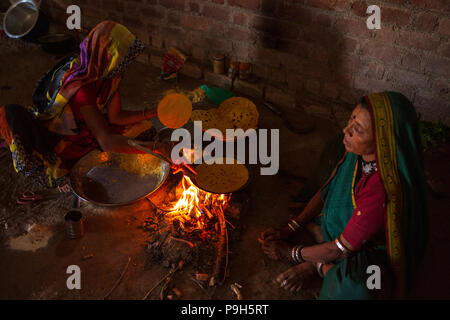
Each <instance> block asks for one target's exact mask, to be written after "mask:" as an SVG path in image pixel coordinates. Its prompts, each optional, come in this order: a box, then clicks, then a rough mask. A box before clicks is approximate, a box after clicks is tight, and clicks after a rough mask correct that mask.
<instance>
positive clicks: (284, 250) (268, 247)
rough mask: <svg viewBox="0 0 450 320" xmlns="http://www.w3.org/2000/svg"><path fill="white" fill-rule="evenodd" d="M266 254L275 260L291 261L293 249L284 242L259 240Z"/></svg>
mask: <svg viewBox="0 0 450 320" xmlns="http://www.w3.org/2000/svg"><path fill="white" fill-rule="evenodd" d="M258 242H259V243H260V244H261V247H262V249H263V251H264V253H265V254H266V255H267V257H269V258H270V259H273V260H289V259H290V257H291V249H292V248H291V247H290V246H289V245H288V244H287V243H286V242H284V241H264V240H262V239H258Z"/></svg>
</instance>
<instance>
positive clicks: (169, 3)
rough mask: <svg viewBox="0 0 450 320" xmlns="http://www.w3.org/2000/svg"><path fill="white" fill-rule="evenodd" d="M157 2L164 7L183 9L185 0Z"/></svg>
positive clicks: (160, 0) (161, 0)
mask: <svg viewBox="0 0 450 320" xmlns="http://www.w3.org/2000/svg"><path fill="white" fill-rule="evenodd" d="M159 4H160V5H162V6H163V7H166V8H174V9H178V10H184V4H185V0H159Z"/></svg>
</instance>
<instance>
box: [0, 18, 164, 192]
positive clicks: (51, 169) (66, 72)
mask: <svg viewBox="0 0 450 320" xmlns="http://www.w3.org/2000/svg"><path fill="white" fill-rule="evenodd" d="M80 49H81V51H80V54H79V55H76V56H74V57H70V58H68V59H65V60H64V61H62V62H60V63H59V64H58V65H57V66H55V67H54V68H53V69H52V70H50V71H49V72H48V73H47V74H46V75H44V77H43V78H42V79H41V80H40V81H39V83H38V86H37V88H36V90H35V94H34V97H33V106H32V107H29V108H24V107H21V106H18V105H6V106H3V107H0V133H1V136H2V137H3V139H4V140H5V141H6V143H7V144H8V145H9V148H10V150H11V152H12V158H13V163H14V168H15V169H16V171H17V172H21V173H23V174H25V175H26V176H27V177H29V178H31V179H33V180H34V181H35V182H36V183H37V184H38V185H40V186H42V187H46V188H55V187H57V186H60V185H62V184H64V183H66V182H67V181H66V176H67V174H68V172H69V170H70V169H71V167H72V166H73V165H74V164H75V162H76V161H77V160H78V159H80V158H81V157H82V156H84V155H85V154H87V153H88V152H89V151H91V150H93V149H95V148H98V147H100V148H101V149H103V150H104V151H111V152H122V153H138V152H139V151H137V150H136V149H134V148H132V147H130V146H129V145H128V143H127V142H128V138H135V137H136V136H137V135H138V134H139V133H142V132H143V131H146V132H147V133H148V132H150V130H148V129H149V128H150V127H151V124H150V122H149V121H147V120H148V119H150V118H152V117H156V112H155V110H141V111H125V110H122V108H121V100H120V93H119V83H120V81H121V79H122V77H123V73H124V71H125V69H126V68H127V67H128V66H129V65H130V63H131V62H133V61H134V60H135V59H136V57H137V56H138V55H139V54H140V53H141V52H142V51H143V50H144V45H143V43H142V42H141V41H140V40H139V39H137V38H136V37H135V36H134V35H133V34H132V33H131V32H130V31H129V30H128V29H127V28H125V27H124V26H122V25H120V24H118V23H115V22H111V21H105V22H102V23H100V24H98V25H97V26H96V27H95V28H94V29H93V30H92V31H91V32H90V33H89V35H88V36H87V37H86V39H85V40H84V41H83V42H82V43H81V44H80ZM138 138H143V136H142V135H141V136H140V137H138ZM147 138H148V137H147ZM150 145H153V144H149V146H150ZM158 147H160V148H164V146H162V145H158Z"/></svg>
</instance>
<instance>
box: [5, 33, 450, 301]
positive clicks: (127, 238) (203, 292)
mask: <svg viewBox="0 0 450 320" xmlns="http://www.w3.org/2000/svg"><path fill="white" fill-rule="evenodd" d="M59 58H60V57H55V56H51V55H48V54H46V53H44V52H42V51H41V50H40V48H38V47H35V46H33V45H23V44H21V45H20V46H17V44H11V42H10V41H9V40H8V41H4V39H2V42H1V43H0V90H1V91H0V103H1V104H7V103H17V104H22V105H27V104H30V102H31V96H32V92H33V88H34V86H35V84H36V82H37V80H38V79H39V78H40V76H41V75H42V74H43V73H44V72H46V71H47V70H48V69H49V68H50V67H52V66H53V65H54V64H55V63H56V62H57V61H58V59H59ZM158 74H159V70H158V69H157V68H152V67H148V66H145V65H143V64H140V63H137V62H136V63H135V64H133V65H132V67H131V68H130V70H129V71H127V74H126V76H125V79H124V80H123V82H122V85H121V96H122V104H123V106H124V108H126V109H130V110H133V109H134V110H138V109H142V108H143V107H156V105H157V103H158V101H159V99H160V98H161V93H162V92H163V91H165V90H168V89H173V88H174V87H175V86H178V87H179V88H180V89H183V90H192V89H194V88H196V87H198V86H199V85H201V84H203V82H201V81H197V80H192V79H190V78H187V77H182V78H180V81H179V83H178V84H177V85H174V84H169V83H165V82H162V81H160V80H158ZM255 102H256V104H257V106H258V109H259V112H260V115H261V120H260V127H262V128H280V141H281V146H280V159H281V173H283V174H281V173H280V174H278V175H276V176H259V175H257V176H256V178H255V179H254V181H253V182H252V183H251V184H250V185H249V186H248V189H247V192H249V194H250V199H251V201H250V206H249V209H248V210H247V211H246V212H245V214H242V216H241V228H240V230H239V231H238V233H237V234H235V235H234V238H235V241H233V243H232V246H231V248H230V255H229V259H230V260H229V266H228V270H229V276H228V278H227V280H226V282H225V283H224V285H223V286H220V287H217V288H215V289H211V288H208V287H207V288H201V287H200V286H198V284H196V283H195V282H193V281H192V277H193V276H194V274H195V270H193V268H192V267H191V266H189V265H187V266H185V267H184V268H183V270H182V271H179V272H177V273H176V274H175V275H174V276H173V281H172V286H175V287H176V288H178V289H179V291H180V292H181V297H180V299H235V298H236V296H235V295H234V293H233V292H232V291H231V290H230V285H231V284H233V283H235V282H237V283H239V284H241V285H242V289H241V291H242V294H243V296H244V298H245V299H314V298H315V295H316V294H317V291H318V288H319V287H320V280H319V279H315V280H316V281H313V283H312V284H311V286H310V287H309V289H305V290H304V291H302V292H301V293H299V294H296V295H294V294H290V293H286V292H284V291H283V290H282V289H280V288H279V287H278V286H277V285H276V284H274V283H273V281H274V279H275V278H276V276H277V275H278V274H279V273H280V272H282V271H284V270H285V269H286V268H288V267H289V264H287V263H286V264H283V263H277V262H274V261H270V260H268V259H266V258H265V257H264V256H263V254H262V251H261V250H260V248H259V245H258V242H257V238H258V236H259V234H260V232H261V231H263V230H264V229H265V228H267V227H269V226H281V225H283V224H284V223H286V221H287V219H288V218H289V216H290V215H292V214H294V213H295V211H291V210H289V209H288V205H289V203H290V202H291V197H292V196H294V195H295V194H296V193H298V191H299V190H300V188H301V187H302V183H303V182H304V179H301V178H299V177H308V176H310V175H311V174H312V172H313V171H314V169H315V167H316V164H317V161H318V158H319V155H320V152H321V150H322V149H323V147H324V145H325V143H326V141H327V140H328V139H329V138H330V137H332V136H333V135H335V134H336V133H337V132H339V127H338V126H337V125H336V123H334V122H332V121H330V120H327V119H320V118H317V119H316V121H317V126H316V129H315V130H314V131H313V132H311V133H309V134H303V135H298V134H294V133H292V132H291V131H289V130H288V129H287V128H286V127H285V126H284V124H283V121H282V120H281V119H279V118H277V117H276V116H274V114H273V113H272V112H271V111H269V110H267V109H266V108H265V107H263V106H262V103H261V102H260V101H255ZM155 125H156V126H157V125H158V124H157V123H155ZM448 150H449V148H447V149H445V148H444V149H442V150H440V151H435V152H434V153H432V154H429V155H428V156H427V157H428V158H427V165H430V166H431V167H432V169H433V172H434V174H438V175H439V177H440V179H446V181H447V182H448V181H450V180H449V179H450V174H449V168H448V163H449V162H448V160H449V153H448ZM447 185H448V183H447ZM0 190H2V192H1V193H0V222H1V224H0V241H1V243H0V299H103V298H104V297H105V295H106V294H107V293H108V291H110V289H111V288H112V287H113V285H114V283H115V282H116V281H117V280H118V279H119V277H120V276H121V272H122V270H123V269H124V267H125V266H126V265H127V262H128V259H129V258H131V261H130V264H129V265H128V268H127V271H126V272H125V274H124V276H123V278H122V279H121V282H120V283H119V285H118V286H117V287H116V288H115V290H114V291H113V292H112V293H111V295H110V296H109V298H111V299H141V298H142V297H143V296H144V295H145V293H146V292H147V291H148V290H149V289H150V288H152V287H153V286H154V285H155V284H156V283H157V282H158V281H159V280H160V279H161V278H162V277H163V276H164V275H166V274H167V273H168V271H169V269H168V268H165V267H163V266H162V265H159V264H155V263H153V262H152V261H150V260H149V259H148V254H147V253H146V251H145V249H146V241H145V240H146V234H145V233H144V232H143V231H142V229H141V228H139V227H140V226H142V224H143V222H144V220H145V218H146V216H147V215H148V213H149V211H150V210H152V208H151V206H150V204H149V203H148V201H146V200H142V201H140V202H137V203H135V204H133V205H130V206H124V207H120V208H112V209H111V208H99V207H94V206H92V205H90V204H88V203H82V207H81V209H82V210H83V212H84V216H85V235H84V236H83V237H82V238H81V239H78V240H69V239H67V238H66V236H65V233H64V225H63V222H64V221H63V216H64V214H65V212H66V211H67V210H68V209H70V208H71V206H72V203H73V196H72V195H70V194H69V195H65V196H61V197H60V198H58V199H54V200H49V201H46V202H42V203H37V204H32V205H29V206H18V205H16V199H17V197H18V196H19V195H21V194H22V193H23V192H24V191H27V190H36V189H35V187H34V186H33V185H30V184H29V182H28V181H27V180H26V179H25V178H24V177H22V176H20V175H17V174H16V173H15V172H14V170H13V167H12V164H11V159H10V156H9V154H7V155H6V156H4V157H3V158H1V159H0ZM449 205H450V200H449V199H448V198H440V199H438V198H436V197H433V196H431V195H430V209H431V240H430V244H429V250H428V254H427V259H426V262H425V264H424V266H423V268H422V270H421V274H420V277H419V281H418V283H417V286H416V288H415V289H414V291H413V293H412V295H411V297H412V298H438V299H439V298H447V299H448V298H450V292H449V290H448V288H449V287H450V279H449V277H448V275H446V274H445V271H444V270H445V266H447V265H448V264H449V262H450V261H449V259H450V257H449V254H448V252H449V243H450V241H449V240H450V239H449V233H448V230H449V227H450V225H449V221H450V216H449V215H448V208H449ZM69 265H78V266H80V268H81V271H82V280H81V283H82V289H81V290H68V289H67V286H66V280H67V277H68V274H67V273H66V270H67V267H68V266H69ZM159 293H160V292H159V290H155V292H154V293H153V294H152V295H150V297H149V299H159V298H160V297H159Z"/></svg>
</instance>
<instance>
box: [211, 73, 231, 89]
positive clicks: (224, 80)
mask: <svg viewBox="0 0 450 320" xmlns="http://www.w3.org/2000/svg"><path fill="white" fill-rule="evenodd" d="M205 82H206V83H207V84H211V85H215V86H218V87H221V88H224V89H229V88H231V78H229V77H228V76H226V75H222V74H216V73H213V72H205Z"/></svg>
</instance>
